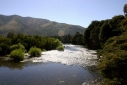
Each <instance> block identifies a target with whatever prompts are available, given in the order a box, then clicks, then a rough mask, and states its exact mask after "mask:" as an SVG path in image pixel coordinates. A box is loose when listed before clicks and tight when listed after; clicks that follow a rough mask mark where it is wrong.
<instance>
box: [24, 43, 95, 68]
mask: <svg viewBox="0 0 127 85" xmlns="http://www.w3.org/2000/svg"><path fill="white" fill-rule="evenodd" d="M64 46H65V49H64V51H57V50H51V51H46V52H42V55H41V57H35V58H32V59H30V60H29V59H26V60H25V61H32V62H59V63H62V64H66V65H81V66H83V67H85V66H90V65H95V64H96V63H97V61H96V59H97V56H96V55H95V54H96V51H93V50H88V49H86V48H84V47H82V46H80V45H67V44H65V45H64Z"/></svg>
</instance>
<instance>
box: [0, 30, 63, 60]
mask: <svg viewBox="0 0 127 85" xmlns="http://www.w3.org/2000/svg"><path fill="white" fill-rule="evenodd" d="M58 46H62V43H61V41H59V40H58V39H55V38H51V37H44V36H38V35H36V36H30V35H24V34H20V33H19V34H14V33H13V32H9V33H8V35H7V37H4V36H1V35H0V56H5V55H9V54H10V57H11V58H13V59H14V60H15V61H20V60H22V59H24V58H23V57H21V56H20V53H19V52H21V51H22V52H21V55H22V54H23V53H25V52H28V51H29V50H30V51H29V53H30V55H31V56H39V55H40V54H41V50H53V49H56V48H57V47H58ZM32 47H33V48H32ZM34 47H36V48H34ZM14 53H16V54H15V55H14ZM18 53H19V56H18ZM16 57H17V58H16Z"/></svg>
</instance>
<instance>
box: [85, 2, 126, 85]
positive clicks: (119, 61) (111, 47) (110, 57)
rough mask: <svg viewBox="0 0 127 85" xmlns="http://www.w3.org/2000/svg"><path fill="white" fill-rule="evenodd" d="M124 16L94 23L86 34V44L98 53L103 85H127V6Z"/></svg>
mask: <svg viewBox="0 0 127 85" xmlns="http://www.w3.org/2000/svg"><path fill="white" fill-rule="evenodd" d="M124 14H125V16H123V15H117V16H114V17H113V18H112V19H107V20H102V21H92V22H91V24H90V25H89V26H88V28H87V29H86V30H85V32H84V44H85V46H86V47H88V48H89V49H94V50H97V51H98V57H99V58H100V59H99V60H100V62H99V64H98V70H99V73H100V74H101V75H102V77H103V81H102V82H101V85H127V4H126V5H125V6H124Z"/></svg>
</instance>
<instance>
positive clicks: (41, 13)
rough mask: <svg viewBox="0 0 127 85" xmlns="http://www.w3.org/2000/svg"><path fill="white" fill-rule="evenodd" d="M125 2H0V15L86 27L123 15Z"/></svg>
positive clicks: (55, 0) (37, 0)
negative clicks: (94, 22) (97, 21)
mask: <svg viewBox="0 0 127 85" xmlns="http://www.w3.org/2000/svg"><path fill="white" fill-rule="evenodd" d="M126 3H127V0H0V14H3V15H13V14H16V15H20V16H23V17H26V16H30V17H35V18H43V19H48V20H51V21H57V22H61V23H68V24H74V25H80V26H83V27H87V26H88V25H89V24H90V23H91V21H93V20H104V19H111V18H112V17H113V16H115V15H120V14H122V15H123V14H124V13H123V6H124V4H126Z"/></svg>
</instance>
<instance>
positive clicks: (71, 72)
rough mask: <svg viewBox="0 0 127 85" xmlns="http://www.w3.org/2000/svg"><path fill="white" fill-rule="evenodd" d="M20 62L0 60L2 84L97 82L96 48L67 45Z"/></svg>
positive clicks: (86, 84)
mask: <svg viewBox="0 0 127 85" xmlns="http://www.w3.org/2000/svg"><path fill="white" fill-rule="evenodd" d="M64 46H65V49H64V51H57V50H51V51H46V52H42V55H41V57H35V58H30V59H25V60H24V61H22V62H20V63H15V62H12V61H3V60H0V85H97V81H98V79H99V75H98V73H97V72H96V71H94V70H93V68H94V67H95V66H96V64H97V56H96V51H93V50H88V49H86V48H84V47H83V46H80V45H71V44H66V45H64Z"/></svg>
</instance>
